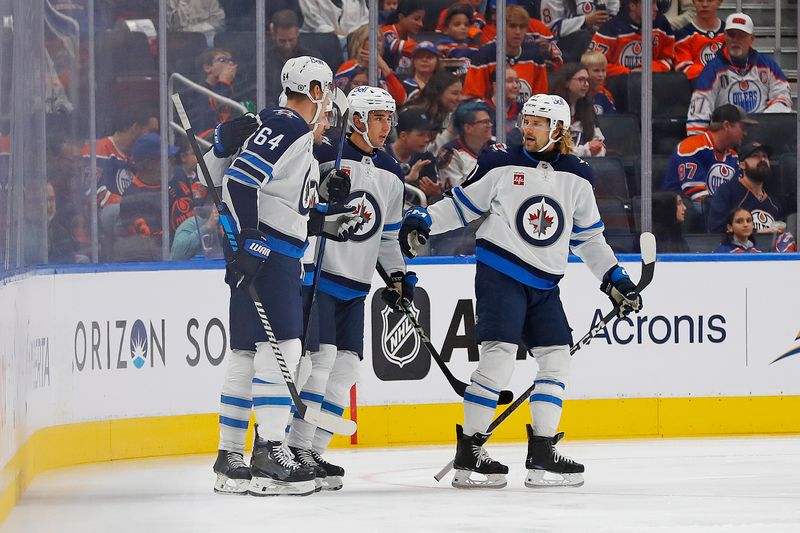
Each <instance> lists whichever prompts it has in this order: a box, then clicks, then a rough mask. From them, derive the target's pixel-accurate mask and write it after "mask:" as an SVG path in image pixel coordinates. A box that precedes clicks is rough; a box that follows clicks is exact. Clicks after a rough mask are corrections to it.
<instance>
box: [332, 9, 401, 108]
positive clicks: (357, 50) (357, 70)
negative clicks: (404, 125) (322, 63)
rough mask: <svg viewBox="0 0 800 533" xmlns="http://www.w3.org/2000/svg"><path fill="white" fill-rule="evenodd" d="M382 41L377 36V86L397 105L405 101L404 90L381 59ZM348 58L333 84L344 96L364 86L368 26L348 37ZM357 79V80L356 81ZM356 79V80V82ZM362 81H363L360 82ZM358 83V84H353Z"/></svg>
mask: <svg viewBox="0 0 800 533" xmlns="http://www.w3.org/2000/svg"><path fill="white" fill-rule="evenodd" d="M382 50H383V39H381V38H380V35H379V36H378V86H379V87H381V88H382V89H386V90H387V91H389V94H391V95H392V98H394V101H395V102H396V103H397V105H398V106H399V105H401V104H403V102H405V101H406V90H405V89H404V88H403V83H402V82H401V81H400V80H399V79H398V78H397V76H396V75H395V73H394V72H392V69H390V68H389V65H387V64H386V61H384V59H383V57H382ZM350 57H352V58H355V59H351V60H349V61H345V62H344V63H342V66H340V67H339V70H337V71H336V76H335V77H334V80H333V82H334V83H335V84H336V86H337V87H339V88H340V89H341V90H342V91H344V93H345V94H348V93H349V92H350V89H352V88H354V87H358V86H359V85H366V80H367V79H368V70H369V26H368V25H365V26H361V27H360V28H358V29H357V30H356V31H354V32H353V34H352V35H351V36H350ZM357 78H358V79H357ZM356 79H357V80H356ZM362 80H363V81H362ZM356 81H358V83H355V82H356Z"/></svg>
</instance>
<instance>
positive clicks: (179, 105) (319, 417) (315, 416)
mask: <svg viewBox="0 0 800 533" xmlns="http://www.w3.org/2000/svg"><path fill="white" fill-rule="evenodd" d="M172 101H173V103H174V104H175V109H176V110H177V112H178V116H179V117H180V120H181V124H182V125H183V129H184V130H185V131H186V137H188V139H189V144H190V145H191V146H192V151H193V152H194V155H195V157H197V163H198V165H199V166H200V171H201V172H202V174H203V179H204V180H205V182H206V187H208V190H209V192H210V194H211V197H212V198H213V199H214V203H215V204H216V206H217V211H218V212H220V213H222V212H223V211H222V200H221V199H220V197H219V193H218V192H217V189H216V188H215V187H214V182H213V181H212V179H211V173H210V172H209V171H208V167H207V166H206V162H205V160H204V159H203V153H202V152H201V151H200V146H199V145H198V144H197V139H195V136H194V131H193V130H192V125H191V123H190V122H189V117H188V116H187V115H186V110H185V109H184V108H183V102H181V97H180V95H178V93H175V94H173V95H172ZM225 218H227V216H226V215H222V214H220V223H221V224H222V227H223V228H224V230H225V235H226V237H227V238H228V242H229V244H230V245H231V247H232V249H233V250H236V249H237V248H238V243H237V242H236V234H235V231H234V229H233V228H234V227H235V226H234V225H233V224H232V221H230V220H223V219H225ZM247 292H248V293H249V294H250V298H252V300H253V304H254V305H255V306H256V311H257V312H258V317H259V319H260V320H261V325H262V326H263V327H264V332H265V333H266V334H267V340H268V341H269V344H270V346H271V347H272V352H273V353H274V354H275V359H276V360H277V361H278V366H279V367H280V369H281V374H282V375H283V379H284V381H285V382H286V386H287V387H288V389H289V395H290V396H291V397H292V401H293V402H294V406H295V409H296V410H297V415H298V416H300V417H301V418H302V419H303V420H305V421H307V422H308V423H310V424H313V425H315V426H318V427H321V428H323V429H326V430H328V431H330V432H331V433H338V434H340V435H352V434H353V433H355V431H356V423H355V422H353V421H352V420H348V419H346V418H341V417H339V416H334V415H331V414H328V413H323V412H322V411H320V410H319V409H311V408H309V407H308V406H307V405H306V404H305V403H303V400H301V399H300V395H299V394H298V393H297V387H296V386H295V384H294V381H293V380H292V374H291V372H289V369H288V367H287V366H286V360H284V358H283V354H282V353H281V350H280V347H279V346H278V340H277V339H276V338H275V333H274V332H273V331H272V325H271V324H270V323H269V319H268V318H267V313H266V312H265V311H264V306H263V305H262V303H261V298H260V297H259V296H258V292H256V289H255V287H254V286H253V284H252V282H251V283H249V284H248V285H247Z"/></svg>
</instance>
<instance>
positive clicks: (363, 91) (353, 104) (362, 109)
mask: <svg viewBox="0 0 800 533" xmlns="http://www.w3.org/2000/svg"><path fill="white" fill-rule="evenodd" d="M347 104H348V106H349V108H350V119H349V121H348V126H349V127H350V128H351V129H352V130H353V131H355V132H356V133H359V134H360V135H361V137H363V138H364V141H365V142H366V143H367V145H368V146H369V147H370V148H378V147H376V146H373V145H372V142H370V140H369V123H368V120H369V112H370V111H388V112H390V113H391V114H392V115H391V121H392V122H391V125H392V127H394V126H395V125H397V113H396V111H397V104H396V103H395V101H394V98H392V95H391V94H389V93H388V91H386V90H385V89H381V88H379V87H370V86H368V85H361V86H359V87H355V88H354V89H353V90H351V91H350V94H348V95H347ZM356 114H358V116H359V117H360V118H361V121H362V122H363V123H364V131H363V132H362V131H358V130H356V129H355V123H354V122H353V115H356Z"/></svg>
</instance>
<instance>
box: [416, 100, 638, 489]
mask: <svg viewBox="0 0 800 533" xmlns="http://www.w3.org/2000/svg"><path fill="white" fill-rule="evenodd" d="M570 123H571V122H570V110H569V105H568V104H567V103H566V102H565V101H564V99H562V98H561V97H559V96H552V95H546V94H537V95H534V96H532V97H531V98H529V99H528V101H527V102H526V103H525V104H524V106H523V109H522V113H521V115H520V119H519V123H518V127H519V128H520V130H521V132H522V135H523V138H524V145H522V146H519V147H515V148H508V147H506V146H505V145H503V144H495V145H494V146H492V147H490V148H488V149H486V150H484V151H483V152H482V153H481V154H480V156H479V157H478V162H477V165H476V166H475V168H474V170H473V171H472V172H471V174H470V175H469V176H468V178H467V180H466V181H465V182H464V183H463V184H462V185H461V186H459V187H455V188H454V189H453V190H452V194H450V195H448V196H447V197H446V198H444V199H443V200H441V201H440V202H438V203H436V204H434V205H433V206H431V207H430V208H428V210H427V211H426V210H425V209H422V208H412V209H410V210H409V211H408V212H407V213H406V215H405V217H404V220H403V226H402V228H401V230H400V243H401V246H402V247H403V252H404V253H405V254H406V255H408V256H410V257H411V256H414V255H416V249H417V248H418V247H419V246H420V244H423V243H424V242H425V240H426V239H427V236H428V235H429V234H430V233H433V234H439V233H444V232H446V231H450V230H453V229H456V228H460V227H463V226H466V225H467V224H468V223H469V222H471V221H472V220H475V219H477V218H479V217H481V216H486V217H487V218H486V220H485V221H484V222H483V224H482V225H481V227H480V228H479V230H478V233H477V243H476V244H477V250H476V259H477V265H476V277H475V293H476V297H477V307H476V313H477V324H476V334H477V340H478V342H479V343H481V357H480V363H479V364H478V368H477V370H475V372H474V373H473V374H472V378H471V382H470V385H469V386H468V387H467V390H466V393H465V394H464V426H463V428H462V427H461V426H456V435H457V438H458V442H457V446H456V456H455V459H454V468H455V469H456V474H455V477H454V478H453V486H455V487H476V486H478V487H489V488H502V487H504V486H505V485H506V479H505V475H506V474H507V473H508V467H507V466H505V465H503V464H500V463H499V462H497V461H495V460H493V459H491V458H490V457H489V455H488V453H487V452H486V450H484V448H483V444H484V443H485V442H486V439H488V438H489V435H488V434H486V433H485V432H486V431H487V428H488V427H489V423H490V422H491V420H492V417H493V415H494V412H495V407H496V406H497V398H498V394H499V391H500V390H502V389H504V388H505V387H506V385H507V384H508V382H509V380H510V379H511V374H512V372H513V370H514V360H515V354H516V352H517V345H518V344H523V345H525V346H526V347H527V348H528V349H529V351H530V353H532V354H533V355H534V357H535V358H536V361H537V363H538V365H539V371H538V373H537V375H536V377H535V381H534V383H535V385H536V388H535V390H534V394H532V395H531V397H530V409H531V416H532V419H533V422H532V425H528V426H527V430H528V456H527V459H526V461H525V465H526V467H527V468H528V476H527V479H526V481H525V485H526V486H528V487H538V486H550V485H554V484H558V485H572V486H579V485H582V484H583V474H582V473H583V471H584V467H583V465H581V464H579V463H577V462H575V461H573V460H571V459H569V458H567V457H564V456H561V455H559V454H558V452H557V451H556V449H555V445H556V443H557V442H558V441H559V440H560V439H561V438H562V437H563V433H556V431H557V429H558V423H559V420H560V419H561V404H562V399H563V398H564V391H565V389H566V386H567V381H568V376H569V366H570V354H569V347H570V345H571V344H572V333H571V329H570V327H569V324H568V322H567V318H566V316H565V314H564V310H563V308H562V306H561V301H560V297H559V288H558V282H559V280H560V279H561V278H562V277H563V275H564V271H565V269H566V266H567V256H568V255H569V252H570V250H572V251H573V252H574V253H575V254H576V255H578V256H579V257H580V258H581V259H583V261H584V263H586V265H587V266H588V267H589V269H590V270H591V271H592V273H593V274H594V275H595V276H597V278H598V279H600V280H602V285H601V289H602V290H603V291H604V292H605V293H606V294H608V295H609V297H610V298H611V299H612V301H613V302H614V303H615V304H619V305H621V307H622V310H623V312H624V313H625V314H627V313H629V312H630V311H631V310H636V311H638V310H639V309H640V308H641V306H642V301H641V297H640V296H638V295H637V293H636V290H635V289H636V288H635V285H634V284H633V282H631V280H630V278H629V277H628V275H627V273H626V272H625V270H624V269H623V268H622V267H621V266H620V265H618V264H617V260H616V258H615V257H614V253H613V252H612V250H611V248H610V247H609V246H608V244H606V241H605V238H604V237H603V222H602V220H601V219H600V214H599V212H598V210H597V204H596V202H595V199H594V193H593V192H592V173H591V169H590V167H589V165H588V164H586V163H585V162H584V161H582V160H581V159H580V158H578V157H576V156H574V155H572V154H571V153H570V152H571V151H572V147H573V145H572V140H571V138H570V135H569V125H570ZM473 473H479V474H482V475H483V477H482V478H480V479H478V478H472V477H471V475H472V474H473ZM548 473H549V475H547V476H546V474H548Z"/></svg>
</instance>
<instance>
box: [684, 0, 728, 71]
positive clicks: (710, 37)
mask: <svg viewBox="0 0 800 533" xmlns="http://www.w3.org/2000/svg"><path fill="white" fill-rule="evenodd" d="M692 2H693V3H694V7H695V10H696V12H697V16H696V17H695V18H694V20H693V21H692V22H690V23H689V24H687V25H686V26H684V27H683V28H681V29H680V30H678V31H677V32H676V33H675V70H676V71H677V72H683V73H684V74H686V77H687V78H689V79H690V80H693V79H695V78H697V77H698V76H699V75H700V72H702V71H703V67H705V66H706V64H707V63H708V62H709V61H711V60H712V59H714V56H716V55H717V52H719V51H720V49H721V48H722V46H723V45H724V44H725V24H724V23H723V22H722V21H721V20H720V18H719V17H718V16H717V10H719V6H720V4H721V3H722V0H692Z"/></svg>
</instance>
